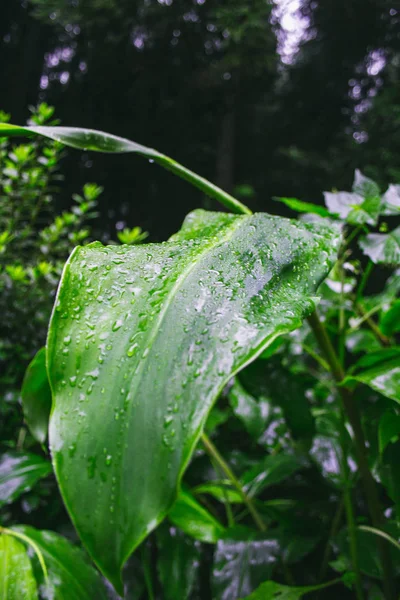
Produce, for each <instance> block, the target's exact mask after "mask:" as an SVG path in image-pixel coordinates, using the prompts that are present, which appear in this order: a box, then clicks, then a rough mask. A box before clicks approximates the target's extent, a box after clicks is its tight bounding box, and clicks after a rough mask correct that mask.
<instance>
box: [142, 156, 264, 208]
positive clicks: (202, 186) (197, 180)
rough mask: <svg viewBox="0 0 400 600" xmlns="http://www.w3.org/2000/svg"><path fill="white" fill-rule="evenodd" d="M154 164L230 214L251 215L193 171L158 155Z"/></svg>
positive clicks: (240, 204)
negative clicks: (193, 187)
mask: <svg viewBox="0 0 400 600" xmlns="http://www.w3.org/2000/svg"><path fill="white" fill-rule="evenodd" d="M154 162H156V163H158V164H159V165H161V166H163V167H164V168H165V169H168V171H171V172H172V173H174V174H175V175H178V177H181V179H184V180H185V181H188V182H189V183H191V184H192V185H194V186H195V187H197V188H198V189H199V190H201V191H202V192H204V193H205V194H207V196H210V197H211V198H215V199H216V200H218V202H221V204H223V205H224V206H226V207H227V208H229V209H230V210H231V211H232V212H234V213H239V214H243V215H251V214H252V212H251V210H250V209H249V208H248V207H247V206H245V205H244V204H242V203H241V202H239V200H236V198H234V197H233V196H231V195H230V194H228V193H227V192H224V190H222V189H221V188H219V187H218V186H217V185H214V184H213V183H211V182H210V181H207V179H204V177H200V175H197V174H196V173H193V171H190V169H187V168H186V167H184V166H183V165H181V164H179V163H178V162H176V161H175V160H173V159H172V158H169V157H168V156H165V155H163V154H160V155H158V156H155V157H154Z"/></svg>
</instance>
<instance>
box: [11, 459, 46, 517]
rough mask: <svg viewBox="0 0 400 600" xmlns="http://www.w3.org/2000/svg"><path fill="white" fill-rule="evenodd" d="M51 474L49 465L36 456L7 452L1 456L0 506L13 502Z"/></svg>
mask: <svg viewBox="0 0 400 600" xmlns="http://www.w3.org/2000/svg"><path fill="white" fill-rule="evenodd" d="M51 472H52V466H51V463H50V462H49V461H48V460H45V459H44V458H42V457H41V456H37V455H36V454H30V453H23V454H22V453H18V452H7V453H6V454H3V455H1V456H0V506H3V505H4V504H10V503H11V502H14V500H16V499H17V498H18V497H19V496H20V495H21V494H23V493H24V492H28V491H29V490H31V489H32V488H33V487H34V485H35V484H36V483H37V482H38V481H39V479H42V478H43V477H47V475H49V474H50V473H51Z"/></svg>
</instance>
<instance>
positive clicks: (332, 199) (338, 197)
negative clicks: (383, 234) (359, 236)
mask: <svg viewBox="0 0 400 600" xmlns="http://www.w3.org/2000/svg"><path fill="white" fill-rule="evenodd" d="M324 198H325V204H326V206H327V208H328V210H329V212H331V213H334V214H338V215H339V217H340V218H341V219H343V220H345V221H347V223H350V224H351V225H363V224H364V223H365V224H368V225H376V224H377V222H378V217H379V213H380V206H381V199H380V198H379V197H376V198H366V199H365V198H363V197H362V196H360V195H359V194H354V193H351V192H336V193H331V192H324Z"/></svg>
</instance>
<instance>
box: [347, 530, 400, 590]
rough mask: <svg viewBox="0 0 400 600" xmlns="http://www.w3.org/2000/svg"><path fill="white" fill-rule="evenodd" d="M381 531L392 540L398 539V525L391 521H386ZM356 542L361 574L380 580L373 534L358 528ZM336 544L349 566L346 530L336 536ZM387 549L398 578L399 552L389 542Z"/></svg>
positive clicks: (380, 565) (379, 561) (379, 564)
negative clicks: (346, 558)
mask: <svg viewBox="0 0 400 600" xmlns="http://www.w3.org/2000/svg"><path fill="white" fill-rule="evenodd" d="M381 529H382V530H383V531H384V532H385V533H387V534H388V535H390V536H391V537H393V538H394V539H398V537H399V535H398V534H399V528H398V525H397V524H396V523H394V522H393V521H387V522H386V523H385V524H384V525H383V526H382V527H381ZM356 542H357V554H358V561H359V566H360V570H361V571H362V573H365V575H368V576H369V577H376V578H378V579H382V577H383V572H382V563H381V560H380V554H379V544H378V543H377V539H376V535H375V533H373V532H371V531H368V530H367V531H366V530H364V529H359V528H358V529H357V530H356ZM337 543H338V546H339V548H340V550H341V551H342V552H343V554H345V555H346V556H347V557H348V564H349V566H350V564H351V561H350V556H349V541H348V531H347V529H346V530H343V531H341V533H340V534H339V535H338V537H337ZM387 547H388V550H389V551H390V555H391V557H392V561H393V567H394V573H395V575H397V576H398V575H399V574H400V561H399V558H400V552H399V550H398V549H397V548H395V547H394V546H393V545H392V544H390V543H389V542H387Z"/></svg>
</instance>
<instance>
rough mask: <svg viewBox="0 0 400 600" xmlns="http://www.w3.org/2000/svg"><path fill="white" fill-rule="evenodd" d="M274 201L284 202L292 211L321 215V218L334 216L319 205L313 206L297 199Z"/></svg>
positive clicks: (277, 198) (278, 199) (275, 198)
mask: <svg viewBox="0 0 400 600" xmlns="http://www.w3.org/2000/svg"><path fill="white" fill-rule="evenodd" d="M273 199H274V200H276V201H277V202H282V203H283V204H286V206H288V207H289V208H291V209H292V210H295V211H296V212H300V213H311V214H315V215H319V216H320V217H332V216H333V215H332V214H331V213H330V212H329V210H326V208H325V207H324V206H319V205H318V204H312V203H311V202H303V201H302V200H297V198H280V197H276V196H275V197H274V198H273Z"/></svg>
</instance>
